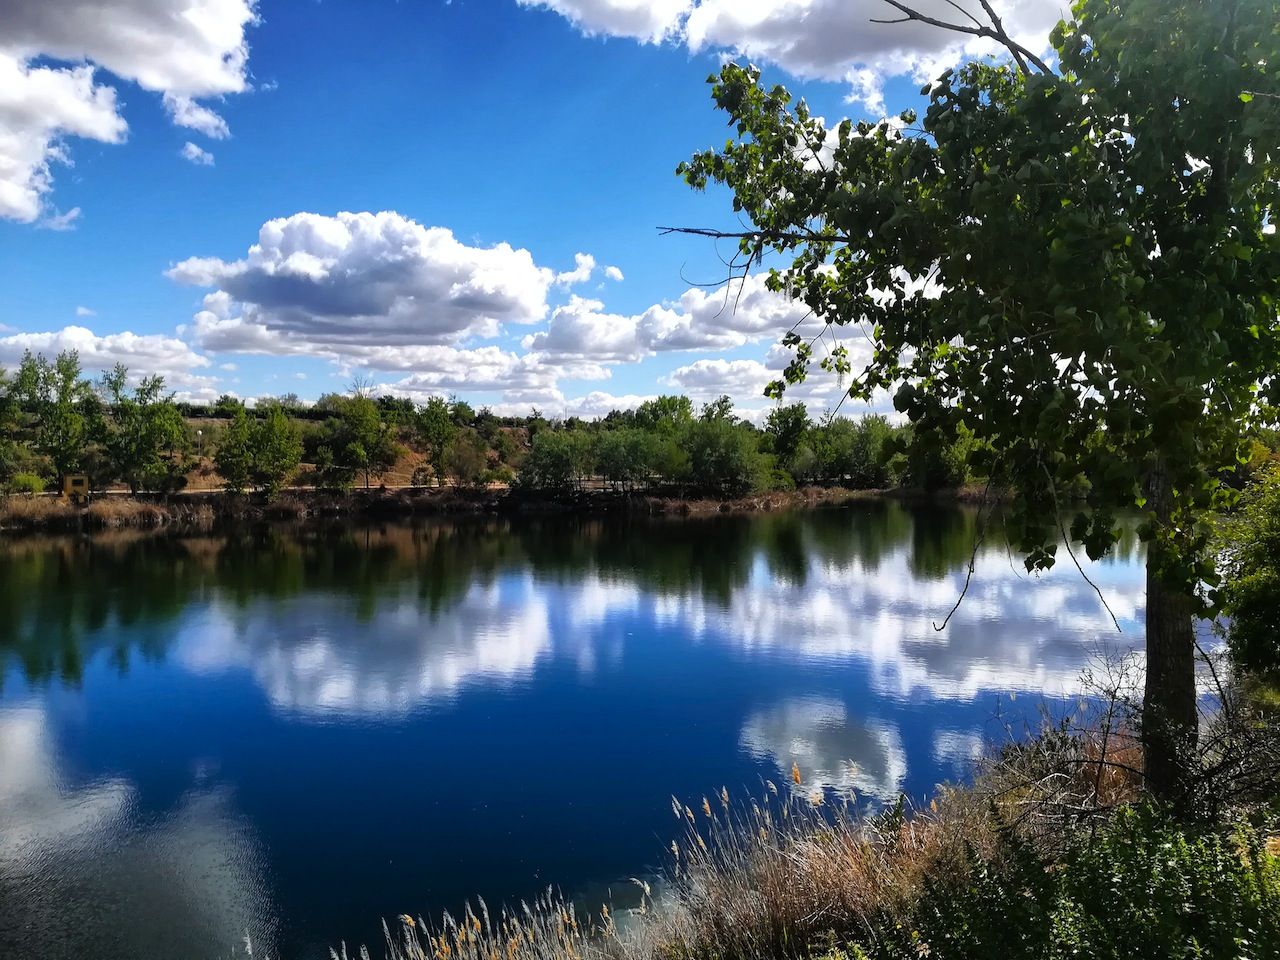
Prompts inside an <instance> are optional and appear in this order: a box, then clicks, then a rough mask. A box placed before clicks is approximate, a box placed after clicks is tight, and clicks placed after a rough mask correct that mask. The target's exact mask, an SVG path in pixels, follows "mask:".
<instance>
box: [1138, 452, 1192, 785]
mask: <svg viewBox="0 0 1280 960" xmlns="http://www.w3.org/2000/svg"><path fill="white" fill-rule="evenodd" d="M1147 496H1148V499H1149V501H1150V503H1151V506H1152V508H1153V510H1154V512H1155V517H1156V522H1157V524H1158V526H1159V527H1160V528H1161V529H1162V530H1167V529H1169V527H1170V524H1171V523H1172V514H1173V495H1172V491H1171V490H1170V483H1169V476H1168V472H1167V471H1166V469H1165V466H1164V464H1163V463H1159V464H1157V466H1156V468H1155V469H1154V470H1153V471H1152V472H1151V475H1150V476H1149V477H1148V480H1147ZM1165 549H1167V548H1166V547H1165V546H1164V545H1163V544H1162V543H1161V542H1160V540H1159V539H1154V540H1152V541H1151V542H1150V543H1149V544H1148V545H1147V675H1146V690H1145V691H1144V693H1143V699H1142V749H1143V755H1144V766H1145V774H1146V782H1147V789H1148V790H1150V791H1151V793H1152V794H1154V795H1155V796H1156V797H1157V798H1158V799H1160V800H1163V801H1165V802H1167V803H1171V804H1173V805H1175V806H1176V805H1178V804H1179V803H1180V801H1181V800H1182V799H1184V792H1183V787H1184V786H1185V784H1186V781H1187V775H1188V774H1189V773H1190V764H1191V760H1192V757H1193V754H1194V750H1195V746H1196V737H1197V733H1198V730H1197V727H1198V720H1199V718H1198V716H1197V713H1196V661H1195V619H1194V618H1195V609H1196V606H1195V598H1194V597H1193V596H1191V595H1190V594H1188V593H1187V591H1186V588H1185V586H1184V585H1183V584H1181V583H1170V582H1168V581H1167V579H1166V576H1162V573H1161V566H1162V564H1161V557H1162V553H1163V551H1164V550H1165Z"/></svg>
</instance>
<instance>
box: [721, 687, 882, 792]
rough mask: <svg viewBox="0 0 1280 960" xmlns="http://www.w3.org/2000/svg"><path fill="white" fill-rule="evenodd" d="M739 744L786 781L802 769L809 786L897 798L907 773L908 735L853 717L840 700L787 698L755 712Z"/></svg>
mask: <svg viewBox="0 0 1280 960" xmlns="http://www.w3.org/2000/svg"><path fill="white" fill-rule="evenodd" d="M738 744H739V746H740V747H741V748H742V749H743V750H744V751H746V752H747V753H749V754H751V755H752V756H753V757H755V758H757V759H759V760H766V761H769V762H771V763H772V764H773V765H774V766H775V767H776V768H777V771H778V775H779V776H780V777H781V778H782V780H783V781H784V782H785V781H786V780H787V779H788V778H789V777H790V775H791V770H792V769H793V765H794V767H798V768H799V770H800V774H801V777H802V778H803V783H804V786H805V788H806V789H812V788H814V787H823V788H826V789H829V790H834V791H835V792H836V793H838V794H841V795H846V796H852V795H854V794H865V795H870V796H873V797H876V798H878V799H881V800H892V799H893V798H894V797H896V796H897V795H898V792H899V791H900V790H901V789H902V784H903V781H904V780H906V776H907V754H906V751H905V750H904V749H903V747H902V737H901V736H900V735H899V733H898V730H897V728H896V727H894V726H893V725H891V724H887V723H881V722H877V721H874V720H871V721H868V720H865V719H863V718H861V717H851V716H849V712H848V709H847V708H846V706H845V705H844V703H842V702H841V701H839V700H831V699H826V698H822V697H812V698H800V697H797V698H792V699H789V700H783V701H782V702H781V703H778V704H776V705H774V706H772V707H770V708H768V709H766V710H758V711H756V712H755V713H753V714H752V715H751V716H749V717H748V718H747V720H746V722H745V723H744V724H743V726H742V733H741V734H740V735H739V738H738Z"/></svg>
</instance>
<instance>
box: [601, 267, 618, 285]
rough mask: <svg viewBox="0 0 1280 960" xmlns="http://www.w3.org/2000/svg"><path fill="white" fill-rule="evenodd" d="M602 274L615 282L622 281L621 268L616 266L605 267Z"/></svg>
mask: <svg viewBox="0 0 1280 960" xmlns="http://www.w3.org/2000/svg"><path fill="white" fill-rule="evenodd" d="M604 275H605V276H606V277H608V278H609V279H610V280H613V281H615V282H617V283H621V282H622V270H621V269H620V268H618V267H614V266H608V267H605V268H604Z"/></svg>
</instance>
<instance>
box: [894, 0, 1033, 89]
mask: <svg viewBox="0 0 1280 960" xmlns="http://www.w3.org/2000/svg"><path fill="white" fill-rule="evenodd" d="M884 2H885V3H887V4H889V6H891V7H893V8H894V9H895V10H897V11H898V12H900V13H901V14H902V16H901V17H899V18H897V19H894V20H879V19H875V18H873V19H872V20H871V22H872V23H906V22H908V21H912V20H914V21H916V22H918V23H927V24H929V26H931V27H938V28H940V29H942V30H950V31H952V32H953V33H967V34H969V36H972V37H985V38H986V39H989V40H995V41H996V42H997V43H999V44H1000V45H1001V46H1003V47H1004V48H1005V49H1006V50H1008V51H1009V53H1011V54H1012V55H1013V58H1014V60H1016V61H1017V62H1018V66H1019V67H1020V68H1021V70H1022V72H1023V73H1024V74H1030V72H1031V71H1030V70H1029V69H1028V68H1027V62H1030V63H1031V64H1033V65H1034V66H1035V67H1036V69H1038V70H1039V71H1040V72H1041V73H1043V74H1045V75H1046V76H1053V71H1052V70H1051V69H1050V68H1049V65H1048V64H1047V63H1045V62H1044V61H1043V60H1041V59H1040V58H1039V57H1038V56H1036V55H1035V53H1033V52H1032V51H1030V50H1028V49H1027V48H1026V47H1024V46H1023V45H1022V44H1020V43H1018V41H1016V40H1014V39H1013V37H1011V36H1009V34H1008V33H1007V32H1006V31H1005V29H1004V26H1003V25H1002V24H1001V23H1000V18H999V17H997V16H996V15H995V12H994V11H993V10H992V8H991V6H990V5H989V4H988V3H987V2H986V0H978V2H979V3H981V4H982V8H983V9H984V10H986V11H987V14H988V16H990V17H991V18H992V26H990V27H988V26H984V25H982V24H979V23H978V21H977V20H975V19H974V18H973V16H972V15H971V14H969V13H968V12H967V11H961V12H962V13H964V14H965V16H967V17H969V19H970V20H973V21H974V23H975V24H976V26H972V27H970V26H967V25H965V24H963V23H948V22H947V21H946V20H939V19H937V18H936V17H929V16H925V15H924V14H923V13H921V12H920V11H918V10H913V9H912V8H911V7H909V6H907V5H906V4H905V3H902V2H901V0H884ZM951 5H952V6H956V5H955V4H954V3H953V4H951ZM957 9H958V8H957Z"/></svg>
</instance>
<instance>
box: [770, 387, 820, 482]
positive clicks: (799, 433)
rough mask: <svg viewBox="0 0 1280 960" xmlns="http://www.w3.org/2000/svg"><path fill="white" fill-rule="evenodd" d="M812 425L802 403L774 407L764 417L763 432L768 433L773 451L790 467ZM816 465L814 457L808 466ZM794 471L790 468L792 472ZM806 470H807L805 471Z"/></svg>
mask: <svg viewBox="0 0 1280 960" xmlns="http://www.w3.org/2000/svg"><path fill="white" fill-rule="evenodd" d="M812 427H813V422H812V421H811V420H810V419H809V411H808V410H807V409H806V408H805V405H804V404H803V403H792V404H788V405H786V406H778V407H774V408H773V409H772V410H770V411H769V416H768V417H767V418H766V419H765V423H764V432H765V433H766V434H767V435H768V437H769V440H770V442H771V444H772V447H773V453H774V455H775V456H776V457H777V458H778V462H779V463H780V464H782V465H783V466H784V467H787V468H792V466H793V464H794V462H795V459H796V455H797V454H798V453H799V451H800V445H801V443H802V442H803V441H804V439H805V435H806V434H807V433H808V432H809V430H810V429H811V428H812ZM814 465H816V458H815V460H814V463H812V464H810V467H812V466H814ZM795 472H796V471H795V470H794V469H792V473H795ZM806 472H807V471H806Z"/></svg>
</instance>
